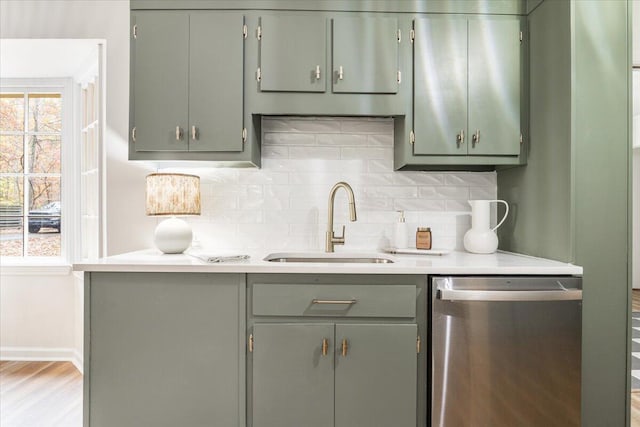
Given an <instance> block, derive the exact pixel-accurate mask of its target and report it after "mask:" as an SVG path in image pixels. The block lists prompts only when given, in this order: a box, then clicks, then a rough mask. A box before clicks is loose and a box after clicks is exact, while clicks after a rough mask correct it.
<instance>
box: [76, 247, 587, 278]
mask: <svg viewBox="0 0 640 427" xmlns="http://www.w3.org/2000/svg"><path fill="white" fill-rule="evenodd" d="M347 254H348V253H344V255H347ZM212 255H218V253H214V252H212ZM249 255H251V258H250V259H249V260H246V261H239V262H228V263H206V262H204V261H201V260H199V259H197V258H194V257H192V256H189V255H185V254H179V255H167V254H163V253H161V252H160V251H158V250H156V249H148V250H142V251H136V252H130V253H126V254H122V255H115V256H111V257H108V258H102V259H99V260H95V261H88V262H82V263H78V264H74V265H73V269H74V270H75V271H88V272H167V273H168V272H180V273H313V274H329V273H334V274H455V275H472V274H473V275H478V274H501V275H547V274H548V275H555V274H557V275H582V267H579V266H576V265H573V264H567V263H563V262H558V261H552V260H548V259H544V258H535V257H530V256H525V255H519V254H513V253H507V252H497V253H495V254H490V255H476V254H470V253H467V252H451V253H450V254H448V255H442V256H435V255H434V256H431V255H390V254H382V253H379V254H378V255H380V256H383V257H387V258H391V259H393V260H394V263H392V264H359V263H358V264H355V263H324V262H321V263H315V262H314V263H307V262H305V263H283V262H267V261H264V258H265V256H266V255H267V254H266V253H257V254H249ZM337 255H340V253H339V252H338V253H337Z"/></svg>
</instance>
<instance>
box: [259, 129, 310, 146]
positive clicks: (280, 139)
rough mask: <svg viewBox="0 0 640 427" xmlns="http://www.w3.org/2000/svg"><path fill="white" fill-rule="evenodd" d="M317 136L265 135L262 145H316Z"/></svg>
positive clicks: (295, 134)
mask: <svg viewBox="0 0 640 427" xmlns="http://www.w3.org/2000/svg"><path fill="white" fill-rule="evenodd" d="M315 143H316V136H315V135H314V134H309V133H274V132H269V133H265V134H264V136H263V138H262V145H315Z"/></svg>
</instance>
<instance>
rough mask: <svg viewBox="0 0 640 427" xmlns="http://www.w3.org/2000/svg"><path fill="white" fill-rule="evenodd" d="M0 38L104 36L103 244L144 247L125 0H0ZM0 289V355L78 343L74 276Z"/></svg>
mask: <svg viewBox="0 0 640 427" xmlns="http://www.w3.org/2000/svg"><path fill="white" fill-rule="evenodd" d="M0 38H2V39H9V38H22V39H28V38H42V39H47V38H57V39H65V38H73V39H79V38H90V39H104V40H106V120H105V123H106V134H105V146H106V174H107V188H106V199H107V200H106V206H107V212H106V214H107V215H106V217H107V251H108V253H109V254H116V253H121V252H127V251H130V250H136V249H140V248H144V247H148V246H150V245H151V243H152V242H151V238H152V237H151V236H152V234H153V227H154V225H155V223H154V221H153V220H151V219H149V218H147V217H146V216H145V212H144V177H145V175H146V174H147V173H148V171H149V166H148V165H146V164H143V163H134V162H128V161H127V133H128V104H129V92H128V91H129V1H128V0H108V1H99V0H95V1H94V0H91V1H82V0H56V1H48V0H42V1H23V0H2V1H1V2H0ZM132 230H135V232H132ZM0 292H1V296H2V298H0V316H1V318H0V320H1V321H2V322H1V328H2V329H0V350H2V357H6V356H7V355H8V354H16V353H15V352H16V351H18V350H16V349H19V352H21V354H23V355H28V354H31V355H37V354H40V353H42V351H41V350H42V349H48V351H49V355H50V356H51V355H53V354H54V353H56V352H58V350H60V349H73V350H81V346H82V328H81V322H79V321H78V319H81V311H80V310H81V308H82V289H81V286H80V284H79V283H78V282H77V281H75V280H74V276H73V275H71V274H70V275H65V276H37V275H36V276H6V275H3V276H1V277H0ZM56 349H58V350H56ZM60 351H62V350H60ZM58 353H59V352H58ZM44 358H46V357H44ZM50 358H52V357H50Z"/></svg>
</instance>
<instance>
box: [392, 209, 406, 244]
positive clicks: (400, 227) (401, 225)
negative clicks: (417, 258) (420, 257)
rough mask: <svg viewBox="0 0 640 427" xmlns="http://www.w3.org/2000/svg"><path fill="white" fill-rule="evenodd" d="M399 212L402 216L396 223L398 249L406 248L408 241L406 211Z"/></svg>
mask: <svg viewBox="0 0 640 427" xmlns="http://www.w3.org/2000/svg"><path fill="white" fill-rule="evenodd" d="M398 212H400V218H398V222H397V223H396V233H395V236H394V237H395V246H396V249H406V248H407V241H408V233H407V223H406V222H405V219H404V211H398Z"/></svg>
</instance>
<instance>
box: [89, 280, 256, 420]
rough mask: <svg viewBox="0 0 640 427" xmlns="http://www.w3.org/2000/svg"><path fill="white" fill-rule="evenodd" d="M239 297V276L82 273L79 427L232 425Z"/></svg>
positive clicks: (237, 411) (236, 415)
mask: <svg viewBox="0 0 640 427" xmlns="http://www.w3.org/2000/svg"><path fill="white" fill-rule="evenodd" d="M242 292H244V276H243V275H239V274H215V275H212V274H195V273H193V274H181V273H173V274H160V273H157V274H155V273H92V274H91V282H90V289H89V292H88V293H89V301H90V304H89V305H88V306H87V310H88V311H89V316H90V323H89V325H88V327H87V329H88V330H87V333H88V335H87V342H88V344H89V346H90V354H89V355H85V362H87V365H86V368H87V371H86V372H85V375H87V377H88V378H87V380H86V381H88V382H86V383H85V384H88V387H89V391H88V393H86V394H85V396H87V397H86V398H85V399H86V401H85V410H86V412H87V413H88V417H89V424H88V425H91V426H118V427H139V426H157V427H164V426H166V427H175V426H202V427H204V426H213V425H216V426H238V425H240V422H241V421H240V416H241V413H244V410H243V407H242V405H243V401H242V400H241V399H240V396H241V394H240V393H242V389H241V388H240V384H241V372H242V370H243V369H244V363H243V361H242V360H243V353H241V352H240V350H241V349H242V348H243V347H244V346H243V345H242V344H241V338H242V337H243V336H244V328H241V327H240V320H239V319H242V318H243V316H244V312H243V311H240V310H241V308H242V307H243V304H244V299H243V298H242V295H243V294H242ZM241 300H242V301H241ZM240 329H243V331H242V332H241V331H240ZM242 342H244V340H242ZM242 378H243V376H242Z"/></svg>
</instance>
